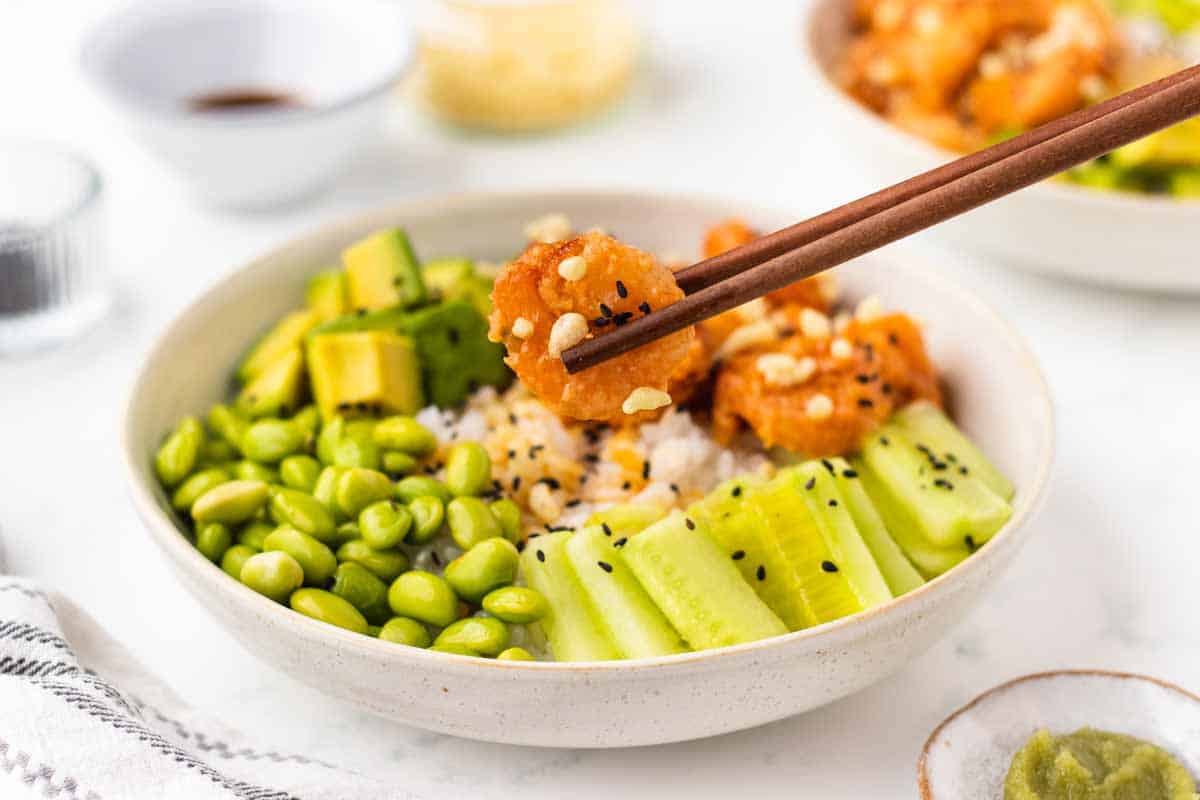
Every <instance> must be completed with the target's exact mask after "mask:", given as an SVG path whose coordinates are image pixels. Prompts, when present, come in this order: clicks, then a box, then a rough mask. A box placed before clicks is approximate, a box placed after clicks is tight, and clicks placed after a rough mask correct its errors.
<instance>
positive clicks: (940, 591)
mask: <svg viewBox="0 0 1200 800" xmlns="http://www.w3.org/2000/svg"><path fill="white" fill-rule="evenodd" d="M549 211H560V212H563V213H566V214H567V215H568V216H569V217H570V218H571V219H572V220H573V221H574V222H575V223H576V224H577V225H578V226H579V227H581V228H588V227H591V226H594V225H603V226H604V227H605V228H607V229H609V230H613V231H617V232H618V233H619V235H620V236H621V237H622V238H623V239H625V240H626V241H629V242H632V243H635V244H638V245H640V246H642V247H644V248H646V249H648V250H650V251H652V252H666V251H672V250H673V251H678V252H683V253H690V252H694V251H695V250H696V249H697V248H698V243H699V242H700V239H701V235H702V232H703V229H704V227H705V226H706V225H707V224H709V223H711V222H713V221H714V220H719V219H721V218H723V217H726V216H729V215H731V214H734V213H737V214H739V215H741V216H743V217H746V218H747V219H749V220H750V221H751V222H752V223H753V224H756V225H759V226H762V227H764V228H775V227H780V226H782V225H784V224H786V223H787V222H790V221H791V220H790V219H789V218H788V217H787V216H785V215H781V214H777V213H767V212H756V211H754V210H753V209H747V208H745V207H741V206H734V205H731V204H729V203H723V202H718V201H714V200H705V199H699V198H685V197H674V196H666V195H654V194H616V193H614V194H605V193H561V194H511V195H503V194H501V195H468V196H459V197H449V198H432V199H423V200H420V201H419V202H414V203H411V204H408V205H404V206H400V207H397V208H393V209H389V210H386V211H380V212H376V213H373V214H368V215H365V216H360V217H356V218H354V219H351V220H348V221H346V222H343V223H340V224H337V225H333V226H331V227H328V228H324V229H322V230H319V231H317V232H315V233H313V234H310V235H308V236H305V237H302V238H300V239H298V240H296V241H293V242H290V243H289V244H287V245H285V246H283V247H281V248H279V249H277V250H274V251H272V252H271V253H269V254H267V255H266V256H264V257H262V258H260V259H258V260H256V261H254V262H253V263H251V264H249V265H247V266H246V267H244V268H243V269H241V270H238V271H237V272H236V273H234V274H233V275H231V276H230V277H229V278H226V279H225V280H223V281H221V282H220V283H218V284H217V285H216V286H214V287H213V288H212V289H210V290H209V291H208V292H206V293H205V294H204V295H203V296H201V297H200V298H199V299H198V300H196V302H194V303H193V304H192V305H191V306H189V307H188V308H187V310H186V311H184V312H183V313H182V314H181V315H180V316H179V318H178V319H176V320H175V321H174V322H173V323H172V324H171V325H170V327H169V328H168V329H167V330H166V332H165V333H164V334H163V335H162V337H161V338H160V339H159V341H158V342H157V343H156V344H155V346H154V348H153V350H152V351H151V353H150V355H149V358H148V359H147V360H146V362H145V364H144V365H143V367H142V370H141V373H140V374H139V376H138V378H137V381H136V383H135V384H134V387H133V392H132V396H131V398H130V401H129V406H128V409H127V411H126V419H125V429H124V442H123V449H124V455H125V460H126V466H127V469H128V472H129V475H128V477H129V480H130V483H131V486H132V492H133V498H134V502H135V503H136V505H137V508H138V511H139V512H140V514H141V516H142V518H143V519H144V520H145V522H146V526H147V529H148V530H149V532H150V535H151V536H152V538H153V539H154V541H155V542H156V543H157V544H158V546H159V547H160V548H162V550H163V553H164V554H165V555H166V557H167V562H168V564H170V567H171V569H173V570H174V571H175V574H176V575H177V577H178V579H179V582H180V583H182V584H183V585H184V586H186V587H187V588H188V590H189V591H191V592H192V594H193V595H194V596H195V597H196V599H197V600H198V601H200V602H201V603H202V604H204V605H205V606H206V607H207V608H208V609H209V611H211V612H212V614H213V615H214V616H216V617H217V618H218V619H219V620H220V621H221V623H222V624H223V625H224V626H225V627H226V628H227V629H228V630H229V631H230V633H231V634H233V636H234V637H236V638H237V639H238V640H239V641H241V642H242V643H243V644H244V645H245V646H246V647H247V648H249V649H250V650H251V651H252V652H254V653H256V654H257V655H259V656H260V657H262V658H263V659H264V660H266V661H268V662H270V663H272V664H273V665H275V666H277V667H278V668H280V669H282V670H284V671H286V672H287V673H289V674H291V675H293V676H295V677H296V678H297V679H299V680H302V681H304V682H306V683H309V684H311V685H312V686H315V687H317V688H319V689H321V690H322V691H325V692H329V693H330V694H332V695H335V696H337V697H339V698H342V699H343V700H345V701H346V702H347V703H351V704H353V705H356V706H359V707H361V708H363V709H366V710H368V711H372V712H375V713H377V714H381V715H384V716H387V717H390V718H392V719H395V720H398V721H402V722H406V723H409V724H412V725H417V726H420V727H423V728H429V729H433V730H437V731H442V732H445V733H451V734H455V735H459V736H466V737H470V738H475V739H486V740H491V741H500V742H509V743H515V744H531V745H545V746H556V747H563V746H567V747H617V746H629V745H645V744H658V743H663V742H672V741H679V740H684V739H694V738H698V737H702V736H710V735H713V734H718V733H724V732H727V731H734V730H738V729H742V728H748V727H751V726H754V725H760V724H762V723H765V722H770V721H772V720H776V719H780V718H782V717H786V716H789V715H792V714H796V713H798V712H801V711H805V710H808V709H811V708H815V707H816V706H820V705H822V704H824V703H828V702H830V701H832V700H836V699H838V698H839V697H842V696H844V695H847V694H850V693H851V692H855V691H857V690H859V689H862V688H863V687H865V686H867V685H868V684H870V683H872V682H874V681H877V680H879V679H880V678H882V677H884V676H885V675H887V674H889V673H890V672H892V671H894V670H896V669H898V668H899V667H901V666H903V665H904V664H906V663H907V662H908V661H909V660H910V659H911V658H912V657H913V656H915V655H916V654H918V653H920V652H921V651H923V650H924V649H925V648H926V647H928V646H929V645H930V644H932V643H933V642H934V641H935V640H936V639H937V638H938V637H940V636H942V635H943V634H944V633H946V632H947V630H948V629H949V628H950V627H951V626H952V625H954V624H955V623H956V622H957V621H958V620H959V619H960V618H961V617H962V616H963V614H965V613H966V611H967V610H968V609H969V608H970V607H971V606H972V605H974V604H975V603H976V602H978V601H979V600H980V599H981V598H982V597H983V596H984V595H985V594H986V590H987V588H988V586H989V585H990V584H991V583H993V582H994V581H995V580H996V578H997V577H998V576H999V574H1000V573H1001V571H1002V570H1003V569H1004V568H1005V567H1006V566H1007V565H1008V563H1009V562H1010V561H1011V560H1012V558H1013V556H1014V555H1015V554H1016V553H1017V551H1018V550H1019V549H1020V547H1021V544H1022V543H1023V542H1024V541H1025V539H1026V537H1027V536H1029V534H1030V533H1031V532H1032V528H1030V527H1029V526H1028V525H1027V523H1028V521H1029V518H1030V515H1031V514H1032V512H1033V511H1034V509H1035V508H1036V507H1037V506H1038V504H1039V501H1040V500H1041V497H1042V493H1043V489H1044V487H1045V484H1046V480H1047V477H1048V474H1049V470H1050V462H1051V451H1052V442H1053V432H1052V427H1053V424H1052V412H1051V403H1050V399H1049V396H1048V393H1047V389H1046V386H1045V384H1044V382H1043V380H1042V376H1041V374H1040V372H1039V371H1038V366H1037V364H1036V363H1035V361H1034V359H1033V356H1032V355H1031V354H1030V353H1029V351H1028V350H1027V349H1026V348H1025V346H1024V345H1023V344H1022V343H1021V340H1020V339H1019V338H1018V337H1017V335H1016V334H1015V333H1014V332H1013V331H1012V330H1011V329H1009V328H1008V327H1007V326H1006V325H1005V324H1004V323H1003V322H1002V321H1001V320H1000V318H999V317H997V316H996V314H995V313H994V312H992V311H991V310H990V309H988V308H987V307H986V306H985V305H983V304H982V303H981V302H980V301H978V300H977V299H975V298H974V297H972V296H971V295H969V294H967V293H965V292H963V291H962V290H960V289H957V288H955V287H953V286H951V285H949V284H947V283H946V282H945V281H944V280H943V279H942V278H941V277H939V276H937V275H935V274H934V273H932V272H928V271H926V270H924V269H922V268H920V267H917V266H913V265H907V264H903V263H896V262H894V261H892V260H889V259H864V260H860V261H859V262H856V263H854V264H852V265H848V266H847V267H845V268H843V269H842V270H841V274H842V283H843V285H844V287H845V290H846V294H847V295H848V296H849V297H850V298H854V297H860V298H861V297H863V296H865V295H867V294H879V295H880V296H881V297H882V298H884V299H885V301H886V305H888V306H894V307H896V308H901V309H905V310H907V311H911V312H913V313H915V314H917V315H919V316H921V317H922V318H924V319H926V320H928V324H929V331H928V334H929V340H930V347H931V351H932V355H933V357H934V358H935V360H936V362H937V363H938V365H939V366H940V367H941V369H942V370H943V374H944V376H945V379H946V381H947V383H948V385H949V387H950V389H951V393H952V396H953V400H954V406H955V409H956V411H957V418H958V420H959V422H960V423H961V424H962V425H964V426H965V428H966V430H967V431H968V432H969V433H970V434H971V435H972V436H974V437H975V438H976V440H977V441H979V442H980V444H981V445H982V447H983V449H984V450H985V451H986V452H988V453H989V454H990V455H991V456H992V457H993V458H994V459H995V461H996V462H997V464H998V465H999V467H1000V468H1001V469H1003V470H1004V472H1005V473H1006V474H1007V475H1009V476H1011V477H1012V478H1013V479H1014V481H1015V483H1016V485H1017V487H1018V489H1017V498H1016V504H1015V513H1014V514H1013V518H1012V520H1011V521H1010V522H1009V524H1008V525H1007V526H1005V528H1004V529H1003V530H1002V531H1001V532H1000V533H999V534H997V536H996V537H995V538H994V539H993V540H992V541H991V542H989V543H988V544H987V545H986V546H985V547H983V548H982V549H981V550H980V551H979V552H978V553H976V554H975V555H973V556H972V557H971V558H969V559H967V560H966V561H965V562H963V564H961V565H960V566H958V567H956V568H955V569H954V570H952V571H951V572H949V573H947V574H946V575H944V576H942V577H940V578H938V579H937V580H934V581H931V582H930V583H928V584H927V585H925V586H923V587H921V588H920V589H918V590H916V591H914V592H912V593H910V594H908V595H905V596H904V597H901V598H900V599H898V600H896V601H893V602H892V603H889V604H888V605H886V606H882V607H879V608H876V609H873V610H871V611H869V612H867V613H864V614H861V615H859V616H856V617H852V618H847V619H843V620H838V621H836V622H832V623H829V624H827V625H823V626H821V627H819V628H813V629H809V630H805V631H800V632H797V633H792V634H788V635H786V636H781V637H778V638H775V639H770V640H764V641H759V642H754V643H751V644H746V645H741V646H737V647H730V648H725V649H721V650H710V651H704V652H697V653H688V654H684V655H676V656H669V657H664V658H653V659H644V660H634V661H615V662H597V663H563V664H557V663H523V662H504V661H483V660H478V659H469V658H464V657H461V656H454V655H447V654H444V653H435V652H428V651H425V650H417V649H412V648H406V647H398V646H396V645H393V644H389V643H387V642H382V641H378V640H376V639H372V638H368V637H366V636H360V635H357V634H353V633H350V632H348V631H344V630H341V629H339V628H335V627H331V626H329V625H325V624H323V623H320V622H316V621H313V620H311V619H308V618H306V617H303V616H301V615H299V614H296V613H294V612H292V611H291V610H289V609H287V608H285V607H283V606H280V605H277V604H276V603H273V602H271V601H270V600H268V599H266V598H265V597H263V596H261V595H259V594H256V593H255V592H253V591H252V590H250V589H248V588H246V587H245V586H243V585H241V584H240V583H238V582H237V581H234V580H231V579H230V578H229V576H228V575H226V574H225V573H223V572H222V571H221V570H220V569H219V568H218V567H216V566H215V565H213V564H211V563H210V562H208V561H207V560H205V558H204V557H203V556H201V555H200V553H199V552H197V551H196V549H195V548H194V547H193V546H192V545H191V544H190V543H188V541H187V540H186V539H184V537H183V536H182V535H180V532H179V529H178V528H177V527H176V524H175V522H174V520H173V518H172V515H171V514H170V513H169V511H168V510H167V509H168V505H167V502H166V498H165V496H164V495H163V492H162V491H161V490H160V489H159V487H158V484H157V482H156V481H155V478H154V474H153V471H152V469H151V461H152V458H153V454H154V451H155V449H156V447H157V445H158V443H159V441H160V439H161V437H162V436H163V435H164V433H165V432H166V431H168V430H169V429H170V428H171V427H172V426H173V425H174V424H175V422H176V421H177V420H178V419H179V417H180V416H182V415H184V414H189V413H196V412H198V411H202V410H203V409H205V408H207V407H208V406H209V405H210V404H212V403H214V402H217V401H218V400H220V399H221V398H222V397H223V393H224V392H225V389H226V387H227V386H228V382H229V373H230V369H231V366H232V365H233V364H234V363H235V362H236V360H237V358H238V356H239V354H241V353H242V352H244V350H245V348H246V346H247V344H248V343H249V342H251V341H252V340H253V339H254V338H255V337H256V336H258V335H259V334H260V333H261V332H262V331H263V330H264V329H265V328H266V327H267V326H269V324H270V323H271V322H272V321H273V320H275V319H276V318H277V317H279V316H280V315H281V314H283V313H284V312H285V311H288V310H290V309H292V308H294V307H295V306H296V305H297V304H298V303H300V302H302V297H303V291H304V284H305V280H306V279H307V278H308V277H309V276H310V275H312V274H313V273H314V272H316V271H318V270H320V269H321V268H323V267H326V266H327V265H328V264H330V263H336V261H337V257H338V253H339V251H340V250H341V249H342V248H343V247H345V246H346V245H347V244H349V243H350V242H352V241H354V240H355V239H358V238H359V237H362V236H364V235H366V234H368V233H369V232H371V231H374V230H376V229H379V228H382V227H385V226H393V225H401V226H404V227H405V228H406V229H407V230H408V232H409V233H410V235H411V236H412V239H413V241H414V243H415V244H416V247H417V248H418V251H419V252H420V253H421V254H423V256H424V257H426V258H431V257H436V256H445V255H466V256H470V257H474V258H490V259H495V258H503V257H504V256H505V255H509V254H512V253H514V252H517V251H518V250H519V249H520V248H521V247H522V246H523V245H524V239H523V236H522V228H523V227H524V225H525V223H526V222H527V221H528V220H530V219H532V218H534V217H536V216H539V215H541V214H543V213H546V212H549Z"/></svg>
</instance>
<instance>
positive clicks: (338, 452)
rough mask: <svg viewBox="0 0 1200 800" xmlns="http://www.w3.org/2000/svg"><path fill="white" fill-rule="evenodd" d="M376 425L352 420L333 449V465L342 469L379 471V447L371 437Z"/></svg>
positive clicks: (370, 422)
mask: <svg viewBox="0 0 1200 800" xmlns="http://www.w3.org/2000/svg"><path fill="white" fill-rule="evenodd" d="M374 426H375V423H373V422H372V421H370V420H361V419H356V420H350V421H348V422H347V423H346V424H345V427H344V429H343V431H342V436H341V438H339V439H338V442H337V444H336V445H335V446H334V448H333V463H334V464H337V465H338V466H340V467H360V468H362V469H379V445H377V444H375V440H374V439H373V438H372V436H371V430H372V428H374Z"/></svg>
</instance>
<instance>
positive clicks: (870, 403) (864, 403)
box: [858, 397, 875, 408]
mask: <svg viewBox="0 0 1200 800" xmlns="http://www.w3.org/2000/svg"><path fill="white" fill-rule="evenodd" d="M858 407H859V408H874V407H875V401H874V400H872V399H871V398H869V397H860V398H858Z"/></svg>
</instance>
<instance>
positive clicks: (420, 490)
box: [396, 475, 454, 503]
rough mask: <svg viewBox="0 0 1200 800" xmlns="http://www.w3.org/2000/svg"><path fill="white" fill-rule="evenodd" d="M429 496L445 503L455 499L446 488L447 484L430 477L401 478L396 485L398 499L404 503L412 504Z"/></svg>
mask: <svg viewBox="0 0 1200 800" xmlns="http://www.w3.org/2000/svg"><path fill="white" fill-rule="evenodd" d="M426 495H429V496H431V497H436V498H437V499H439V500H441V501H442V502H443V503H448V502H450V500H451V498H453V497H454V495H453V494H451V493H450V490H449V489H448V488H446V484H444V483H442V482H441V481H439V480H436V479H434V478H430V477H429V476H428V475H409V476H408V477H407V478H401V479H400V480H399V481H398V482H397V483H396V497H398V498H399V499H400V500H401V501H402V502H405V503H411V502H412V501H413V500H416V499H417V498H418V497H424V496H426Z"/></svg>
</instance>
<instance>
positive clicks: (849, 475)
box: [842, 469, 858, 478]
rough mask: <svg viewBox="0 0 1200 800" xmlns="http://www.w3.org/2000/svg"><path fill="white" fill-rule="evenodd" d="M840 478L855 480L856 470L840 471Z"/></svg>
mask: <svg viewBox="0 0 1200 800" xmlns="http://www.w3.org/2000/svg"><path fill="white" fill-rule="evenodd" d="M842 477H843V478H857V477H858V472H857V471H856V470H852V469H844V470H842Z"/></svg>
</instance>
